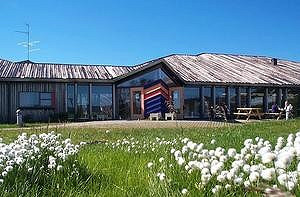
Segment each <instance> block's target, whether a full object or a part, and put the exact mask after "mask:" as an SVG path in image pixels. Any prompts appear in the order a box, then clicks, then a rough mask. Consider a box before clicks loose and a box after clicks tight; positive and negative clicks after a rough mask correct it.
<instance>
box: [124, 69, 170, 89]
mask: <svg viewBox="0 0 300 197" xmlns="http://www.w3.org/2000/svg"><path fill="white" fill-rule="evenodd" d="M158 79H161V80H163V81H164V82H165V83H166V84H168V85H171V84H173V81H172V80H171V79H170V78H169V77H168V76H167V75H166V73H165V72H164V71H162V69H161V68H158V69H155V70H153V71H150V72H148V73H145V74H143V75H141V76H138V77H135V78H134V79H131V80H128V81H125V82H123V83H121V84H119V85H118V87H135V86H144V85H146V84H149V83H151V82H154V81H156V80H158Z"/></svg>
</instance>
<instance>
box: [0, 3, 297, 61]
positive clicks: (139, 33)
mask: <svg viewBox="0 0 300 197" xmlns="http://www.w3.org/2000/svg"><path fill="white" fill-rule="evenodd" d="M0 8H1V12H0V27H1V28H0V38H1V46H0V58H2V59H9V60H13V61H20V60H24V59H27V56H26V53H25V49H24V48H23V47H21V46H18V45H17V43H18V42H21V41H25V40H26V37H25V35H22V34H18V33H16V32H14V31H16V30H20V31H22V30H25V24H26V23H29V24H30V25H31V36H32V40H39V41H40V43H39V44H38V45H37V48H40V49H41V50H40V51H36V52H33V53H32V54H31V58H30V59H31V60H32V61H36V62H57V63H83V64H113V65H133V64H138V63H142V62H144V61H147V60H151V59H154V58H158V57H161V56H165V55H168V54H173V53H183V54H198V53H203V52H214V53H233V54H249V55H265V56H272V57H278V58H282V59H289V60H294V61H300V1H298V0H294V1H293V0H286V1H282V0H273V1H271V0H251V1H250V0H245V1H242V0H228V1H222V0H207V1H201V0H194V1H193V0H186V1H184V0H181V1H179V0H169V1H168V0H149V1H142V0H132V1H131V0H127V1H126V0H120V1H113V0H111V1H100V0H99V1H91V0H85V1H75V0H72V1H71V0H63V1H62V0H57V1H55V0H52V1H47V0H43V1H38V0H36V1H33V0H26V1H23V0H19V1H15V0H0Z"/></svg>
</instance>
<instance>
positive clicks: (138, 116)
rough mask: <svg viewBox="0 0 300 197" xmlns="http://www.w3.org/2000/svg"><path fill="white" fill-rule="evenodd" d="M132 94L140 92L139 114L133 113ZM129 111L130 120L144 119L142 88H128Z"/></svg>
mask: <svg viewBox="0 0 300 197" xmlns="http://www.w3.org/2000/svg"><path fill="white" fill-rule="evenodd" d="M134 92H141V113H140V114H134V113H133V101H134V95H133V93H134ZM130 111H131V114H130V117H131V119H132V120H137V119H144V88H143V87H135V88H130Z"/></svg>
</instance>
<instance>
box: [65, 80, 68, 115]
mask: <svg viewBox="0 0 300 197" xmlns="http://www.w3.org/2000/svg"><path fill="white" fill-rule="evenodd" d="M65 113H68V84H67V83H65Z"/></svg>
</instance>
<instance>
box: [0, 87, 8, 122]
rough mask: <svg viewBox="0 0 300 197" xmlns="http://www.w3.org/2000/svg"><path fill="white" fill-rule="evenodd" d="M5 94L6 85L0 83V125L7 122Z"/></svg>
mask: <svg viewBox="0 0 300 197" xmlns="http://www.w3.org/2000/svg"><path fill="white" fill-rule="evenodd" d="M7 92H8V91H7V84H6V83H3V82H2V83H0V123H3V122H7V118H8V114H7V113H8V99H7Z"/></svg>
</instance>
